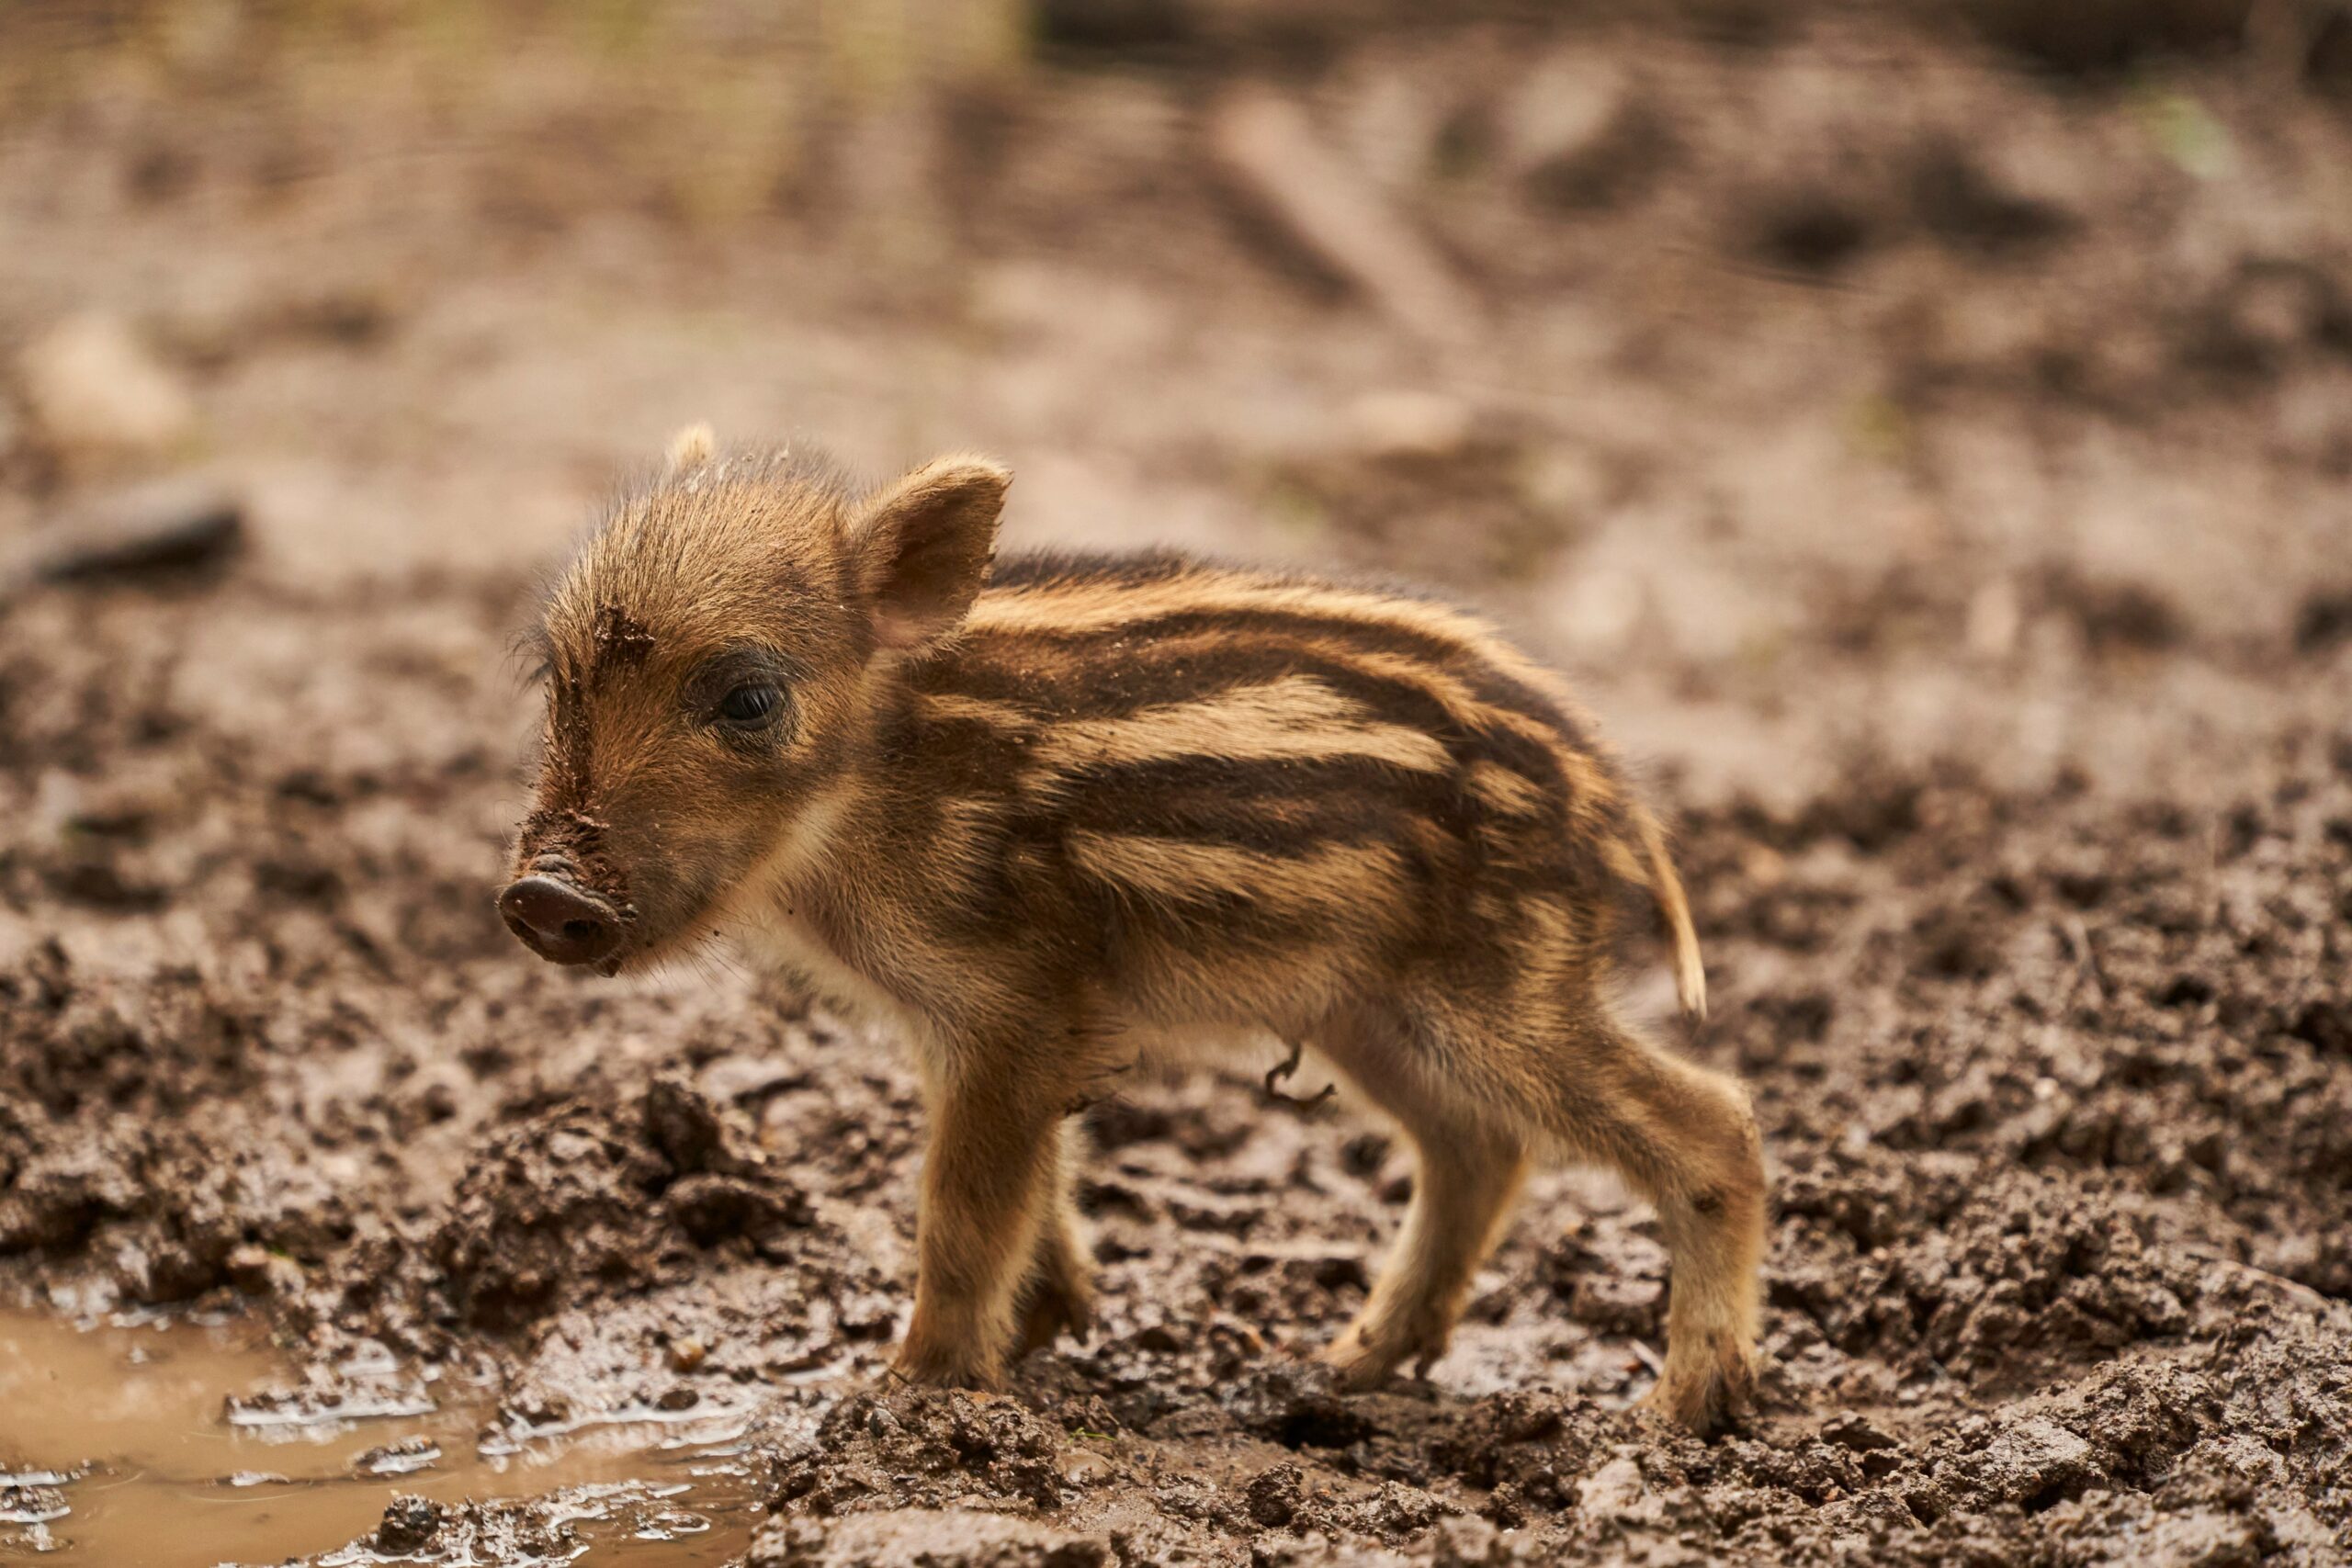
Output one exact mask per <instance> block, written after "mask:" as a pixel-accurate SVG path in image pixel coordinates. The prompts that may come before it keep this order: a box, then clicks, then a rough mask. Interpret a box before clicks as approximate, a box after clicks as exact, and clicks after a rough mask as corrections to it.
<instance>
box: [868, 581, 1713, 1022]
mask: <svg viewBox="0 0 2352 1568" xmlns="http://www.w3.org/2000/svg"><path fill="white" fill-rule="evenodd" d="M908 676H909V678H908V681H907V682H906V686H905V696H904V699H903V705H902V707H901V709H900V711H899V713H897V714H896V715H895V716H893V717H892V720H891V722H890V723H889V724H888V725H887V726H886V728H885V730H884V735H883V741H884V744H885V746H886V748H887V749H888V752H889V753H890V755H891V756H892V759H893V761H894V764H895V766H896V767H897V768H898V769H899V770H901V771H902V772H901V776H902V777H903V778H906V779H907V780H908V781H909V782H910V784H913V783H915V782H916V781H918V780H919V781H920V788H919V789H917V790H916V791H915V793H916V794H917V795H920V796H922V798H923V799H924V800H925V801H926V802H927V803H928V804H927V812H928V814H929V815H930V816H931V820H929V821H927V822H925V823H922V824H921V825H919V826H918V828H917V829H916V831H915V832H914V833H913V834H912V835H911V840H912V841H915V842H920V843H923V844H926V845H930V846H932V847H933V849H934V850H935V851H936V852H938V853H940V854H942V855H944V856H948V857H950V858H952V859H953V860H954V862H955V863H956V864H957V865H958V866H959V867H960V868H961V871H960V874H959V881H960V884H961V886H960V888H959V891H958V895H957V897H958V899H959V901H961V902H965V903H967V905H968V907H970V908H972V909H973V911H974V912H975V914H976V915H978V917H979V918H981V919H989V918H991V914H993V915H994V916H995V917H998V918H1004V919H1013V918H1017V917H1018V914H1019V912H1020V911H1021V910H1022V909H1024V908H1025V910H1026V911H1027V915H1028V918H1030V919H1035V918H1036V916H1037V913H1038V910H1039V903H1040V900H1054V901H1058V903H1059V904H1060V905H1061V906H1063V907H1066V908H1068V909H1069V914H1070V915H1071V916H1072V917H1073V919H1072V922H1071V923H1072V927H1073V930H1074V931H1079V932H1111V933H1116V934H1117V935H1118V936H1119V937H1120V938H1121V939H1122V940H1124V941H1125V942H1129V943H1131V944H1133V943H1138V942H1148V941H1149V939H1151V938H1152V937H1155V936H1157V937H1159V938H1163V939H1165V940H1166V941H1168V942H1171V943H1175V944H1178V945H1181V946H1182V947H1184V948H1185V949H1186V950H1187V951H1188V952H1189V953H1192V954H1193V956H1195V957H1197V958H1204V959H1205V958H1208V957H1210V956H1212V955H1213V954H1222V955H1227V956H1232V955H1237V954H1238V955H1247V954H1249V953H1253V952H1255V953H1263V954H1266V955H1269V956H1271V955H1272V954H1275V953H1282V952H1290V951H1295V950H1296V949H1298V948H1299V947H1302V946H1305V947H1319V948H1323V949H1326V950H1328V953H1329V956H1331V957H1332V958H1334V959H1341V958H1344V959H1345V960H1346V961H1347V966H1348V967H1349V968H1350V969H1351V970H1358V969H1360V968H1361V967H1362V966H1363V965H1367V964H1369V965H1384V966H1387V967H1390V968H1398V967H1408V966H1425V965H1430V964H1451V965H1454V966H1456V967H1457V968H1458V969H1459V970H1461V971H1462V972H1463V974H1464V977H1468V978H1475V974H1474V973H1473V972H1474V971H1475V970H1476V969H1478V968H1481V967H1493V968H1495V969H1496V970H1497V972H1498V974H1499V973H1500V972H1502V971H1503V970H1504V969H1506V968H1507V967H1508V966H1509V964H1508V960H1507V957H1506V955H1507V954H1509V953H1511V952H1513V951H1514V949H1515V946H1516V944H1517V942H1518V941H1519V940H1520V939H1521V938H1522V937H1523V936H1524V934H1525V933H1526V932H1528V931H1531V930H1533V929H1539V928H1540V929H1541V930H1543V931H1545V932H1557V933H1560V934H1565V935H1567V936H1570V937H1572V938H1575V939H1578V944H1579V945H1584V944H1587V943H1590V944H1596V945H1597V944H1598V943H1599V942H1600V938H1602V937H1603V936H1604V935H1605V931H1606V927H1607V925H1608V923H1609V920H1610V917H1611V906H1612V904H1613V902H1614V897H1613V895H1614V893H1615V891H1616V890H1617V889H1619V888H1622V887H1624V886H1627V885H1629V884H1630V885H1632V886H1640V887H1651V886H1653V883H1654V881H1655V879H1656V877H1657V875H1658V874H1661V873H1662V874H1664V875H1665V876H1667V877H1668V878H1669V879H1670V877H1671V873H1670V871H1665V870H1664V864H1663V857H1662V854H1660V853H1658V852H1657V850H1656V845H1657V829H1656V824H1655V822H1654V821H1653V820H1652V819H1651V818H1649V816H1648V814H1647V813H1646V812H1645V810H1643V808H1642V807H1641V806H1640V805H1639V803H1638V802H1637V801H1635V800H1634V798H1633V796H1632V795H1630V794H1629V793H1628V791H1627V789H1626V787H1625V785H1624V784H1623V780H1622V778H1621V777H1620V775H1619V773H1618V771H1617V770H1616V768H1615V767H1614V765H1613V764H1612V763H1611V761H1610V759H1609V757H1608V755H1607V754H1606V752H1605V751H1604V750H1602V749H1601V748H1600V744H1599V742H1598V741H1597V739H1595V737H1594V735H1593V730H1592V726H1591V724H1590V721H1589V719H1588V718H1587V717H1586V716H1584V715H1583V714H1581V713H1580V712H1579V711H1578V710H1577V707H1576V706H1575V705H1574V703H1573V702H1572V700H1571V699H1570V698H1569V697H1568V695H1567V694H1566V691H1565V690H1564V689H1563V688H1562V686H1561V685H1560V683H1559V682H1557V681H1556V679H1555V678H1554V677H1553V676H1551V675H1550V674H1549V673H1548V672H1546V671H1544V670H1542V669H1541V668H1540V667H1538V666H1536V665H1535V664H1533V663H1532V661H1530V660H1528V659H1526V658H1525V657H1524V656H1523V655H1521V653H1519V652H1518V651H1517V650H1516V649H1513V648H1511V647H1510V645H1509V644H1508V643H1507V642H1505V641H1504V640H1503V639H1502V638H1501V637H1499V636H1498V634H1497V633H1495V632H1494V631H1493V630H1492V628H1490V627H1489V626H1487V625H1485V624H1484V623H1483V622H1480V621H1478V620H1477V619H1476V618H1474V617H1472V616H1469V615H1464V614H1462V613H1461V612H1458V611H1455V610H1453V609H1451V608H1449V607H1446V606H1443V605H1441V604H1432V603H1428V602H1425V601H1421V600H1418V599H1414V598H1410V597H1408V596H1404V595H1401V594H1397V593H1392V592H1382V591H1379V590H1375V589H1367V588H1361V587H1353V586H1347V585H1341V584H1337V583H1330V582H1324V581H1316V580H1313V579H1308V578H1302V577H1294V576H1287V575H1281V574H1276V573H1270V572H1263V571H1254V570H1241V569H1235V568H1228V567H1223V566H1216V565H1211V564H1207V563H1203V562H1198V561H1194V560H1192V559H1189V558H1184V557H1182V556H1177V555H1170V554H1161V555H1153V556H1147V557H1130V558H1068V557H1055V556H1030V557H1013V558H1007V559H1004V560H1001V561H1000V562H999V563H998V564H997V566H996V569H995V570H994V572H993V573H992V575H991V578H990V581H989V586H988V588H987V589H986V590H985V591H984V592H982V594H981V595H980V597H979V599H978V603H977V604H975V606H974V608H973V611H972V614H971V616H970V618H969V620H968V621H967V624H966V626H965V628H964V630H963V632H962V633H961V635H960V636H959V637H957V638H956V640H955V642H954V643H953V644H951V645H950V646H949V647H947V648H945V649H942V650H941V651H939V652H938V653H936V654H934V655H933V656H931V657H930V658H929V659H927V660H924V661H923V662H922V664H920V665H919V666H918V667H916V668H914V669H912V670H910V671H909V672H908ZM1653 891H1656V889H1655V888H1653ZM1679 897H1680V895H1679V889H1676V890H1675V892H1674V900H1675V902H1676V903H1677V904H1679ZM1663 903H1664V899H1663V898H1661V904H1663ZM1081 940H1082V938H1081ZM1356 977H1358V978H1361V977H1362V976H1361V975H1358V976H1356Z"/></svg>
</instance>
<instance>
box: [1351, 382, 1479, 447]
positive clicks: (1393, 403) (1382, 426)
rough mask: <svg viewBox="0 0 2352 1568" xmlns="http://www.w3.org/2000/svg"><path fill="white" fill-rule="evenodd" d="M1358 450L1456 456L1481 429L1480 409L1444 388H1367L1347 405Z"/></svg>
mask: <svg viewBox="0 0 2352 1568" xmlns="http://www.w3.org/2000/svg"><path fill="white" fill-rule="evenodd" d="M1348 423H1349V424H1350V425H1351V427H1352V428H1353V430H1354V432H1355V441H1356V447H1357V450H1358V451H1359V452H1360V453H1361V454H1362V455H1363V456H1364V457H1375V458H1381V457H1385V458H1398V457H1419V458H1440V457H1454V456H1457V455H1458V454H1460V453H1461V452H1463V451H1464V449H1465V448H1467V447H1468V446H1469V445H1470V443H1471V440H1472V438H1473V437H1474V436H1475V435H1476V434H1477V414H1476V411H1475V410H1474V409H1472V408H1471V406H1470V405H1469V404H1468V403H1466V402H1464V401H1463V400H1461V399H1459V398H1454V397H1449V396H1447V395H1446V394H1445V393H1443V392H1423V391H1414V390H1410V389H1391V390H1387V391H1380V392H1366V393H1365V394H1364V395H1363V396H1362V397H1360V398H1358V399H1357V400H1355V401H1354V403H1353V404H1351V406H1350V407H1349V409H1348Z"/></svg>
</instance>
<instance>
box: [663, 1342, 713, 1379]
mask: <svg viewBox="0 0 2352 1568" xmlns="http://www.w3.org/2000/svg"><path fill="white" fill-rule="evenodd" d="M709 1355H710V1348H709V1347H708V1346H707V1345H705V1344H704V1343H703V1342H702V1341H701V1340H699V1339H673V1340H672V1341H670V1355H669V1361H670V1370H671V1371H673V1372H690V1371H694V1370H695V1368H696V1367H699V1366H701V1365H702V1364H703V1362H704V1361H705V1360H706V1359H708V1357H709Z"/></svg>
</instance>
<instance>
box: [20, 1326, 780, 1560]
mask: <svg viewBox="0 0 2352 1568" xmlns="http://www.w3.org/2000/svg"><path fill="white" fill-rule="evenodd" d="M739 1436H740V1432H739V1430H738V1429H737V1427H735V1426H734V1425H733V1424H730V1422H729V1419H728V1418H727V1417H723V1416H722V1417H718V1418H716V1419H714V1418H708V1417H699V1418H696V1419H694V1420H690V1421H689V1420H679V1419H676V1418H673V1417H671V1416H665V1415H663V1414H662V1413H659V1412H653V1411H632V1412H623V1413H620V1415H619V1416H616V1417H614V1418H611V1419H605V1420H599V1421H594V1422H586V1423H583V1422H579V1421H574V1422H571V1423H569V1424H567V1425H565V1426H564V1427H560V1428H547V1427H543V1428H537V1429H534V1428H529V1427H519V1428H518V1427H512V1426H508V1425H502V1424H501V1422H500V1419H499V1412H498V1409H497V1405H496V1402H495V1400H494V1399H492V1397H490V1396H489V1395H488V1394H487V1393H485V1392H484V1391H482V1390H480V1389H469V1388H463V1387H460V1386H458V1385H457V1384H455V1383H454V1382H452V1381H450V1380H447V1379H431V1378H424V1377H420V1376H418V1375H417V1374H415V1373H414V1372H413V1371H408V1370H404V1369H402V1368H401V1367H399V1366H398V1365H397V1364H396V1363H394V1362H393V1361H392V1360H391V1359H390V1357H384V1358H381V1359H377V1360H372V1361H368V1362H365V1363H362V1364H354V1365H349V1366H346V1367H345V1368H344V1369H342V1370H341V1375H339V1376H338V1377H337V1378H336V1379H335V1380H334V1384H333V1386H332V1387H331V1388H330V1389H327V1390H324V1391H320V1390H304V1389H302V1388H300V1387H299V1386H298V1385H296V1384H294V1383H292V1382H289V1381H288V1378H287V1376H286V1373H285V1370H284V1368H283V1366H282V1364H281V1363H280V1361H279V1360H278V1359H277V1357H276V1356H274V1355H273V1354H272V1353H271V1351H270V1350H269V1348H267V1346H266V1343H264V1342H263V1341H262V1340H261V1338H260V1337H259V1336H258V1334H257V1333H256V1332H255V1330H254V1328H253V1327H252V1326H251V1325H245V1324H241V1323H227V1324H217V1325H196V1324H188V1323H169V1324H166V1323H158V1322H141V1321H137V1320H130V1319H122V1318H117V1319H113V1320H109V1321H106V1322H102V1323H98V1324H95V1325H74V1324H73V1323H70V1322H67V1321H63V1320H61V1319H58V1318H54V1317H49V1316H43V1315H40V1314H31V1313H25V1312H14V1311H0V1563H5V1562H20V1561H21V1562H32V1561H40V1562H44V1563H56V1564H60V1565H61V1568H62V1565H64V1564H73V1563H84V1564H88V1565H90V1568H212V1565H214V1564H219V1563H266V1562H283V1561H284V1560H286V1559H287V1558H288V1557H292V1556H304V1555H310V1554H314V1553H322V1552H334V1553H335V1555H334V1556H333V1557H332V1558H331V1559H329V1560H330V1561H332V1562H336V1563H338V1564H342V1563H360V1562H384V1561H403V1560H405V1559H401V1558H399V1557H386V1556H382V1555H379V1554H378V1553H375V1552H373V1551H365V1550H353V1551H338V1550H337V1549H340V1548H343V1547H344V1546H345V1543H347V1542H352V1541H355V1540H361V1539H362V1538H366V1537H368V1536H369V1535H370V1532H372V1531H373V1530H374V1529H376V1527H377V1525H378V1523H379V1520H380V1519H381V1518H382V1517H383V1513H384V1508H385V1506H386V1504H388V1503H389V1502H390V1501H391V1499H392V1498H394V1497H395V1496H399V1495H422V1496H425V1497H429V1498H432V1499H435V1501H437V1502H440V1503H441V1504H443V1505H444V1506H455V1505H457V1504H458V1503H459V1502H461V1501H464V1500H466V1499H480V1498H490V1497H532V1498H546V1499H548V1502H549V1503H550V1505H551V1509H552V1512H553V1514H554V1516H555V1517H560V1518H561V1519H562V1520H564V1521H566V1522H567V1523H568V1524H569V1527H570V1529H571V1531H572V1532H573V1534H574V1535H576V1536H577V1537H578V1540H579V1542H580V1543H581V1545H582V1548H584V1550H579V1551H577V1554H576V1555H571V1554H567V1555H565V1556H563V1557H561V1558H560V1559H557V1560H559V1561H564V1562H579V1563H585V1564H588V1565H590V1568H619V1565H622V1564H650V1563H656V1562H658V1563H661V1564H663V1565H664V1568H669V1565H673V1564H675V1565H680V1568H693V1565H697V1564H716V1563H719V1562H725V1561H727V1560H728V1559H729V1558H730V1557H733V1556H736V1555H738V1554H740V1553H741V1551H743V1550H744V1548H745V1546H746V1544H747V1543H748V1541H749V1540H750V1535H751V1528H752V1523H753V1522H754V1519H755V1517H756V1515H755V1511H754V1506H753V1504H752V1498H751V1495H750V1493H751V1487H750V1483H749V1479H748V1476H747V1474H746V1469H745V1466H744V1464H743V1462H742V1461H741V1457H740V1453H739V1450H737V1448H736V1447H735V1443H734V1439H735V1438H737V1437H739Z"/></svg>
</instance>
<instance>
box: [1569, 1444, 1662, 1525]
mask: <svg viewBox="0 0 2352 1568" xmlns="http://www.w3.org/2000/svg"><path fill="white" fill-rule="evenodd" d="M1577 1506H1578V1507H1580V1508H1582V1509H1583V1510H1584V1511H1585V1512H1586V1513H1587V1514H1589V1515H1590V1516H1592V1517H1594V1518H1597V1519H1623V1520H1627V1521H1630V1522H1633V1523H1636V1524H1640V1523H1647V1522H1651V1521H1654V1520H1656V1519H1658V1518H1660V1517H1663V1516H1664V1513H1665V1505H1664V1503H1663V1502H1662V1501H1661V1500H1660V1499H1659V1497H1658V1496H1657V1494H1656V1493H1655V1492H1652V1491H1651V1490H1650V1483H1649V1479H1648V1477H1646V1476H1645V1475H1644V1474H1643V1473H1642V1467H1641V1466H1640V1465H1639V1464H1638V1463H1636V1462H1635V1461H1634V1460H1633V1459H1632V1458H1631V1457H1629V1456H1628V1457H1620V1458H1617V1459H1612V1460H1611V1461H1609V1462H1608V1463H1607V1464H1604V1465H1602V1466H1601V1467H1600V1469H1599V1470H1596V1471H1594V1472H1592V1473H1591V1474H1590V1475H1588V1476H1586V1477H1585V1478H1584V1479H1583V1480H1582V1481H1579V1482H1577Z"/></svg>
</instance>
